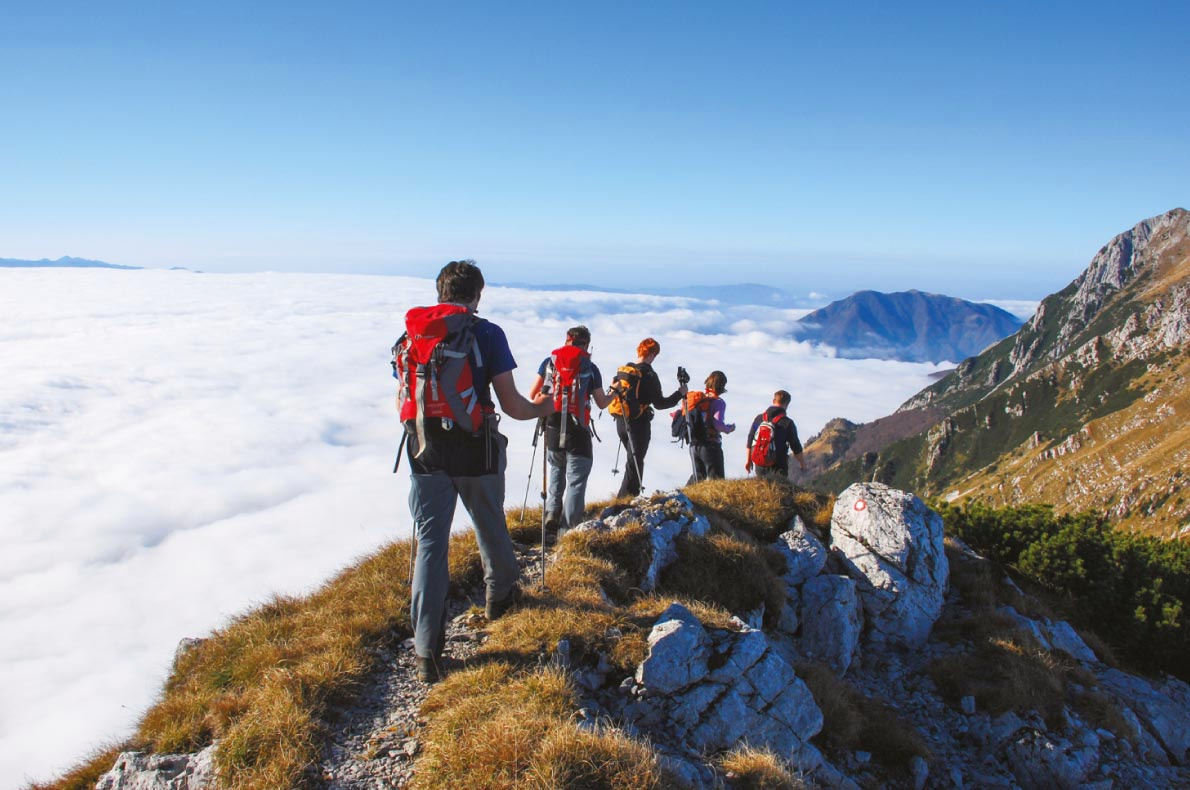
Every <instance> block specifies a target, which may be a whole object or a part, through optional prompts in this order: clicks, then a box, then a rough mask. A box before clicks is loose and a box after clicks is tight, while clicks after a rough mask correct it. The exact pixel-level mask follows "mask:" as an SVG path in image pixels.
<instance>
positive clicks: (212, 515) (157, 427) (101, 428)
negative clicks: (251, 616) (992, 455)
mask: <svg viewBox="0 0 1190 790" xmlns="http://www.w3.org/2000/svg"><path fill="white" fill-rule="evenodd" d="M0 280H2V282H3V284H4V287H3V288H2V289H0V314H2V315H4V322H3V324H2V325H0V357H2V358H3V359H4V373H5V375H4V376H3V377H2V378H0V540H2V542H3V545H4V547H5V549H4V552H3V553H2V554H0V678H2V680H0V785H3V786H8V785H17V784H19V783H21V782H22V781H25V780H28V779H45V778H47V777H49V776H51V775H52V774H53V773H54V772H56V771H60V770H62V769H64V768H65V767H67V766H68V765H69V764H70V763H71V762H73V761H74V760H75V759H77V758H79V757H80V756H82V755H83V754H84V753H85V752H86V751H87V750H88V749H89V748H91V747H92V746H94V745H96V744H98V743H100V742H103V741H106V740H108V739H111V738H116V737H121V736H124V735H127V734H128V733H129V732H130V731H131V728H132V727H133V725H134V724H135V722H136V720H137V719H138V717H139V716H140V715H141V713H143V711H144V709H145V708H146V707H147V706H148V705H149V704H151V702H152V701H153V698H154V696H155V694H156V693H157V692H158V690H159V688H160V685H161V682H162V681H163V680H164V677H165V673H166V671H167V669H168V665H169V662H170V658H171V656H172V654H173V651H174V648H175V646H176V645H177V642H178V641H179V640H180V639H181V638H183V637H188V636H201V635H203V634H206V633H208V632H210V631H211V630H212V629H214V628H217V627H219V626H220V625H222V624H223V623H225V622H226V620H227V619H228V618H229V617H231V616H232V615H235V614H237V613H239V612H242V611H244V610H245V609H246V608H248V607H250V606H252V605H253V604H255V603H258V602H261V601H264V600H266V599H268V598H269V597H271V595H272V594H274V593H301V592H304V591H308V590H310V589H312V588H314V587H316V586H317V585H319V584H320V583H321V582H323V581H324V580H325V579H326V578H327V577H328V576H330V575H331V574H332V573H334V572H335V571H336V570H338V569H340V568H342V567H344V566H346V565H348V564H350V563H351V562H352V561H353V560H354V559H356V558H358V557H359V556H361V555H363V554H366V553H368V552H370V551H373V550H375V549H376V548H377V547H378V546H379V545H380V544H382V543H384V542H386V541H388V540H392V539H395V538H403V537H407V536H408V534H409V532H410V525H409V518H408V511H407V510H406V505H405V502H406V495H407V492H408V484H407V477H406V473H405V471H404V469H403V470H402V473H401V474H399V475H396V476H394V475H392V474H391V470H392V460H393V455H394V452H395V450H396V447H397V443H398V440H399V438H400V433H399V430H400V429H399V424H398V422H397V420H396V415H395V411H394V404H393V397H394V393H395V386H394V382H393V380H392V378H391V375H390V370H389V367H388V360H389V347H390V346H391V345H392V343H393V341H394V340H395V339H396V337H397V335H399V334H400V331H401V326H400V324H401V317H402V316H403V314H404V311H405V310H406V309H407V308H409V307H410V306H412V305H414V304H419V303H429V302H432V301H433V299H434V288H433V283H432V282H431V281H430V280H421V279H411V278H399V277H366V276H350V275H299V274H251V275H247V274H246V275H210V274H206V275H199V274H194V273H190V272H164V271H151V270H146V271H136V272H115V271H102V270H93V271H92V270H34V271H23V270H22V271H6V272H4V273H3V274H0ZM480 311H481V314H483V315H485V316H487V317H488V318H490V319H492V320H494V321H496V322H497V323H500V324H501V325H502V326H503V327H504V328H505V330H506V332H507V334H508V336H509V339H510V342H511V345H512V348H513V352H514V354H515V355H516V357H517V361H518V363H519V365H520V367H519V369H518V371H517V373H516V378H517V381H518V384H519V385H520V387H521V388H522V390H524V389H526V388H527V387H528V384H529V382H530V380H531V379H532V376H533V375H534V373H535V371H536V368H537V365H538V363H539V362H540V361H541V359H542V358H543V357H544V356H546V355H547V354H548V353H549V351H550V350H551V349H553V348H554V347H556V346H558V345H560V344H561V342H562V339H563V337H564V333H565V329H566V328H567V327H568V326H571V325H573V324H574V323H579V322H582V323H586V324H587V325H588V326H590V327H591V330H592V332H593V335H594V339H593V343H592V347H593V355H594V359H595V361H596V363H597V364H598V365H599V366H600V367H601V369H602V370H603V371H604V376H605V378H609V377H610V375H611V372H612V371H614V369H615V368H616V367H617V366H618V365H619V364H621V363H623V362H625V361H627V360H629V359H631V358H632V357H633V355H634V349H635V347H636V344H637V342H638V341H639V340H640V339H641V338H642V337H646V336H653V337H656V338H657V339H658V340H660V341H661V343H662V346H663V349H662V354H661V357H660V359H659V360H658V364H657V367H658V370H659V371H660V372H662V378H663V382H664V383H665V384H666V385H667V386H674V385H676V382H675V380H674V370H675V368H676V366H677V365H679V364H682V365H684V366H685V367H687V368H688V369H689V370H690V373H691V375H692V376H694V378H695V380H696V381H699V380H701V379H702V378H704V377H705V376H706V375H707V374H708V373H709V372H710V371H711V370H712V369H716V368H717V369H721V370H723V371H725V372H726V373H727V375H728V379H729V383H728V394H727V396H726V400H727V402H728V410H727V416H728V419H729V421H736V422H738V423H741V424H746V423H747V422H749V421H750V420H751V418H752V416H753V415H754V414H755V413H756V412H758V411H759V410H760V409H761V408H763V407H764V406H765V405H766V404H767V403H768V402H769V399H770V398H771V395H772V392H773V391H774V390H776V389H778V388H783V389H787V390H789V391H790V392H792V393H793V397H794V401H793V406H792V409H791V413H792V416H793V417H794V419H795V420H796V422H797V424H798V427H799V429H800V432H801V434H802V436H803V438H806V437H807V436H808V435H809V434H810V433H813V432H814V431H817V430H818V429H819V428H820V427H821V426H822V424H823V423H825V422H826V421H827V420H828V419H830V418H832V417H836V416H845V417H848V418H850V419H853V420H861V421H862V420H868V419H872V418H875V417H878V416H881V415H883V414H886V413H888V412H889V411H890V410H892V409H893V408H895V407H896V406H897V405H899V404H900V403H901V402H902V401H904V400H905V399H906V398H908V397H909V396H910V395H912V394H913V393H914V392H916V391H917V390H918V389H920V388H921V387H923V386H925V385H926V384H928V383H929V374H930V373H932V372H935V371H936V370H937V369H938V368H937V367H936V366H933V365H922V364H908V363H899V362H886V361H876V360H842V359H835V358H833V357H831V356H829V350H823V349H814V348H811V347H809V346H808V345H806V344H804V343H798V342H795V341H793V340H790V339H788V338H789V336H790V335H791V328H792V326H793V324H794V323H795V321H796V319H797V318H798V317H800V316H801V315H803V314H804V313H805V311H802V310H780V309H772V308H759V307H721V306H719V305H717V304H715V303H714V302H706V301H700V300H694V299H685V298H671V297H653V296H614V295H608V294H600V293H582V292H535V291H529V290H521V289H512V288H495V287H493V288H489V289H488V290H487V291H486V292H485V294H484V298H483V302H482V304H481V305H480ZM596 427H597V429H598V430H599V433H600V435H601V436H602V437H603V443H602V444H598V445H596V451H595V453H596V458H595V469H594V471H593V473H592V479H591V483H590V485H589V488H588V490H589V492H590V496H591V497H592V498H602V497H604V496H605V495H610V494H611V493H612V492H613V491H614V489H615V488H616V487H617V485H618V479H617V478H616V477H615V476H614V475H613V474H612V465H613V459H614V457H615V453H616V447H615V429H614V426H613V425H612V423H611V421H610V418H609V417H608V416H607V415H603V416H602V418H600V419H599V420H597V421H596ZM667 428H668V421H667V420H665V421H664V424H662V423H661V422H659V423H658V424H656V425H655V429H654V434H655V439H654V443H653V448H652V449H651V451H650V453H649V457H648V464H647V467H646V470H645V484H646V487H648V488H651V489H652V488H669V487H674V486H677V485H681V484H682V483H683V482H684V481H685V479H686V477H687V476H688V474H689V462H688V456H686V454H685V453H684V452H681V451H679V450H678V449H677V448H676V446H673V445H669V444H668V443H667V441H666V439H667V438H668V430H666V429H667ZM502 430H503V431H504V432H505V433H506V434H508V436H509V438H510V463H509V473H508V475H509V476H508V491H509V495H508V496H509V501H508V502H507V504H508V505H509V506H513V505H514V504H515V505H519V504H520V502H521V499H522V497H523V495H524V492H525V487H526V483H527V482H529V478H528V475H529V465H530V464H529V461H530V453H531V446H530V437H531V435H532V425H531V424H530V423H518V422H514V421H512V420H508V419H505V420H504V421H503V423H502ZM725 451H726V454H727V459H728V473H729V474H730V475H736V474H740V475H742V474H743V460H744V436H743V431H742V430H741V432H740V433H737V434H735V435H733V436H729V437H728V438H727V441H726V445H725ZM538 461H540V456H538ZM621 462H622V458H621ZM539 475H540V469H539V468H538V469H537V470H535V472H534V475H533V487H534V489H535V490H539V489H538V487H539V486H540V478H539ZM533 498H534V495H532V494H531V495H530V499H531V500H532V499H533ZM459 512H460V517H459V520H458V521H457V523H456V528H465V526H466V521H465V519H466V515H465V513H463V511H462V509H461V508H460V511H459Z"/></svg>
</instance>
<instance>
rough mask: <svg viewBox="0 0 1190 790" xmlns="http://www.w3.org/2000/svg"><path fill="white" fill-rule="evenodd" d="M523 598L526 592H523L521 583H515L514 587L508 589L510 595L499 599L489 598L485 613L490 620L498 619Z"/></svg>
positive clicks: (484, 609)
mask: <svg viewBox="0 0 1190 790" xmlns="http://www.w3.org/2000/svg"><path fill="white" fill-rule="evenodd" d="M522 598H524V593H523V592H521V585H519V584H514V585H513V586H512V589H511V590H509V591H508V595H506V596H504V597H503V598H501V599H500V600H498V601H492V600H489V601H488V602H487V603H486V604H485V605H484V608H483V613H484V614H485V615H486V616H487V618H488V620H489V621H492V620H496V619H498V618H499V617H501V616H502V615H504V613H506V612H507V611H508V610H509V609H511V608H512V607H513V606H515V605H516V604H518V603H520V602H521V599H522Z"/></svg>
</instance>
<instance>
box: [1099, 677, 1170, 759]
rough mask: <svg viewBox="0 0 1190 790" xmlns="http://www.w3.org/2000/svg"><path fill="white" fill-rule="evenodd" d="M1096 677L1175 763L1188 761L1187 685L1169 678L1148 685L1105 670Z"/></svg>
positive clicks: (1139, 680)
mask: <svg viewBox="0 0 1190 790" xmlns="http://www.w3.org/2000/svg"><path fill="white" fill-rule="evenodd" d="M1098 677H1099V684H1100V687H1101V688H1103V689H1106V690H1107V691H1109V692H1111V693H1112V694H1114V695H1115V696H1116V697H1118V698H1119V700H1120V701H1121V702H1122V703H1123V704H1124V705H1126V706H1127V707H1128V708H1130V709H1131V710H1132V711H1133V712H1134V713H1135V714H1136V716H1137V718H1138V719H1139V720H1140V722H1141V723H1142V724H1143V725H1144V727H1145V729H1147V730H1148V731H1149V732H1150V733H1152V735H1153V736H1154V737H1155V738H1156V739H1157V740H1158V741H1160V743H1161V745H1162V746H1163V747H1164V748H1165V751H1166V753H1167V754H1168V755H1169V758H1170V759H1171V760H1172V761H1173V762H1174V763H1176V764H1178V765H1186V764H1187V762H1188V761H1190V686H1187V685H1186V684H1185V683H1183V682H1182V681H1180V680H1178V679H1176V678H1172V677H1166V678H1165V679H1163V680H1158V681H1152V682H1150V681H1148V680H1145V679H1144V678H1141V677H1137V676H1135V675H1129V674H1127V673H1125V672H1121V671H1120V670H1118V669H1104V670H1103V671H1102V672H1099V673H1098Z"/></svg>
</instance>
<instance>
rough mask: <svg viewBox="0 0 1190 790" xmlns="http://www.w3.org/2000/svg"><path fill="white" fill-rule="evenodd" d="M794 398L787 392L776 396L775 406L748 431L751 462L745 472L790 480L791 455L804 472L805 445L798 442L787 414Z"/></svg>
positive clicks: (754, 422) (780, 391)
mask: <svg viewBox="0 0 1190 790" xmlns="http://www.w3.org/2000/svg"><path fill="white" fill-rule="evenodd" d="M789 401H790V396H789V393H788V392H786V391H785V390H777V391H776V392H775V393H774V394H773V405H772V406H769V407H768V408H767V409H765V410H764V411H762V412H761V413H760V414H757V415H756V419H754V420H753V421H752V427H751V428H750V429H748V460H747V462H746V463H745V464H744V469H745V470H747V471H749V472H751V471H752V470H753V469H755V470H756V476H757V477H779V478H786V479H787V478H788V477H789V453H791V452H792V453H793V457H794V458H796V459H797V462H798V464H799V465H800V466H801V468H802V471H803V472H804V471H806V461H805V459H803V458H802V443H801V441H799V440H798V438H797V426H796V425H794V423H793V420H791V419H790V418H789V415H788V414H786V410H787V409H788V408H789Z"/></svg>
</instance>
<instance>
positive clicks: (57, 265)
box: [0, 255, 141, 269]
mask: <svg viewBox="0 0 1190 790" xmlns="http://www.w3.org/2000/svg"><path fill="white" fill-rule="evenodd" d="M0 267H3V268H10V269H140V268H141V267H140V266H122V265H120V264H118V263H105V262H104V261H92V260H88V259H87V258H74V257H71V256H69V255H63V256H62V257H60V258H58V259H57V260H54V261H52V260H50V259H49V258H41V259H40V260H36V261H27V260H21V259H19V258H0Z"/></svg>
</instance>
